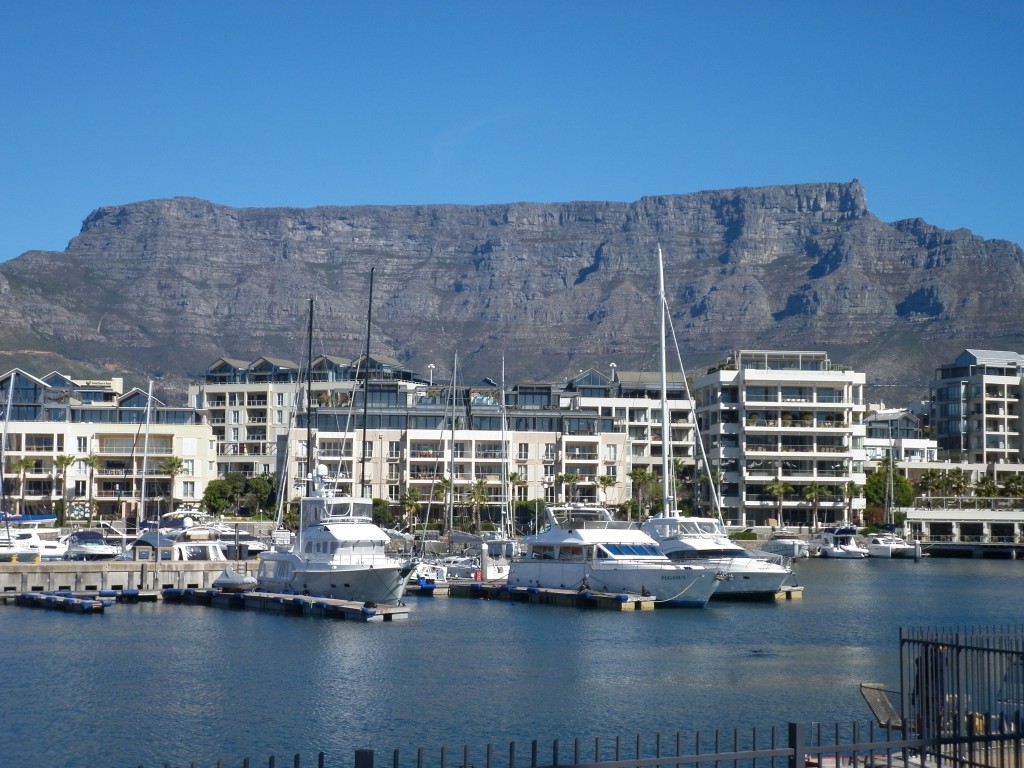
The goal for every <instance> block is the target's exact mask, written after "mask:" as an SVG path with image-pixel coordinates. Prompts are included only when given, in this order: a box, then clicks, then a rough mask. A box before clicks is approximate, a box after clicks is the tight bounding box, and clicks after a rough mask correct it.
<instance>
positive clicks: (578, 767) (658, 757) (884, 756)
mask: <svg viewBox="0 0 1024 768" xmlns="http://www.w3.org/2000/svg"><path fill="white" fill-rule="evenodd" d="M1022 758H1024V734H1022V733H1021V732H1019V731H1015V730H1010V729H1008V728H1005V727H1003V728H1001V730H999V731H980V730H979V731H975V730H974V723H973V722H971V721H968V725H967V727H966V729H965V730H964V732H962V733H947V734H944V735H942V736H939V737H935V738H922V737H920V736H918V735H915V734H914V733H912V732H911V731H910V729H909V728H908V727H907V725H906V724H905V725H904V727H902V728H899V729H894V728H888V727H883V726H879V725H877V724H875V723H870V722H852V723H836V724H827V725H826V724H821V723H812V724H809V725H808V724H804V723H789V724H788V725H787V726H780V727H773V728H765V729H756V728H755V729H751V730H744V731H741V730H738V729H736V730H731V731H721V730H720V731H713V732H711V733H693V734H685V733H683V732H679V733H676V734H673V735H671V736H670V737H664V736H663V735H661V734H658V735H656V736H654V737H649V738H646V739H645V738H642V737H640V736H636V737H635V738H631V739H623V738H614V739H601V738H596V739H593V740H582V739H575V740H573V741H570V742H566V743H563V742H561V741H559V740H555V741H553V742H552V743H551V744H550V746H549V747H542V745H541V744H540V743H539V742H537V741H533V742H530V744H529V746H528V748H527V749H525V750H520V749H519V745H518V744H517V743H515V742H512V743H510V744H509V745H508V746H507V748H504V749H502V748H495V747H494V746H493V745H490V744H488V745H486V746H484V747H482V748H478V749H475V750H473V749H470V747H468V746H465V747H462V748H460V749H454V750H449V749H448V748H446V747H442V748H440V749H439V750H437V751H431V750H427V749H424V748H420V749H417V750H416V751H415V752H414V753H412V754H409V753H405V754H403V753H400V752H399V750H394V751H386V752H381V753H379V754H378V753H377V752H376V751H374V750H357V751H356V752H355V756H354V760H353V761H349V760H347V759H344V758H342V757H340V756H338V757H332V758H331V760H330V761H328V759H327V756H326V754H325V753H323V752H321V753H319V754H318V755H315V756H313V757H312V758H310V759H309V760H308V761H306V760H305V759H304V758H303V756H302V755H294V756H293V757H292V758H290V759H285V760H278V759H277V758H276V757H269V758H266V759H264V760H261V761H251V760H250V759H249V758H246V759H245V760H243V761H242V762H241V763H238V762H233V763H229V762H224V761H217V762H215V763H203V764H200V763H195V762H193V763H191V764H190V768H200V766H201V765H202V766H210V765H214V766H216V768H236V767H237V766H239V765H241V766H242V768H258V767H259V766H263V765H266V766H268V768H279V767H280V768H286V767H287V766H293V767H294V768H302V766H304V765H305V766H314V765H315V766H317V768H328V766H330V768H335V767H340V766H346V767H347V768H681V767H682V766H693V767H695V768H861V767H863V768H880V767H881V766H886V767H892V768H915V766H916V767H919V768H945V767H946V766H948V767H949V768H1020V766H1022V765H1024V762H1021V761H1022ZM163 765H164V768H172V766H171V764H170V763H164V764H163ZM139 768H143V766H140V767H139Z"/></svg>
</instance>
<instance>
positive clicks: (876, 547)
mask: <svg viewBox="0 0 1024 768" xmlns="http://www.w3.org/2000/svg"><path fill="white" fill-rule="evenodd" d="M864 548H865V549H867V551H868V557H888V558H895V557H900V558H902V557H909V558H913V557H919V556H920V553H919V551H918V549H917V547H916V546H915V545H913V544H911V543H910V542H908V541H907V540H906V539H904V538H903V537H902V536H897V535H896V533H895V532H894V531H879V532H878V533H873V534H871V535H870V536H868V540H867V542H866V543H865V545H864Z"/></svg>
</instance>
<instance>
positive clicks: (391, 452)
mask: <svg viewBox="0 0 1024 768" xmlns="http://www.w3.org/2000/svg"><path fill="white" fill-rule="evenodd" d="M401 455H402V443H401V442H400V441H398V440H391V441H389V442H388V458H389V459H397V458H399V457H400V456H401Z"/></svg>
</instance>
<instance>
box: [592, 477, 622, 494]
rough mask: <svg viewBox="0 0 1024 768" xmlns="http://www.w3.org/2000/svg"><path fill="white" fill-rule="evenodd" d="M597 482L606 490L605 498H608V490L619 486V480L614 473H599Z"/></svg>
mask: <svg viewBox="0 0 1024 768" xmlns="http://www.w3.org/2000/svg"><path fill="white" fill-rule="evenodd" d="M597 484H598V485H599V486H601V490H602V491H603V492H604V496H605V499H606V500H607V498H608V490H609V489H610V488H614V487H615V486H617V485H618V484H619V480H618V478H617V477H615V476H614V475H598V476H597Z"/></svg>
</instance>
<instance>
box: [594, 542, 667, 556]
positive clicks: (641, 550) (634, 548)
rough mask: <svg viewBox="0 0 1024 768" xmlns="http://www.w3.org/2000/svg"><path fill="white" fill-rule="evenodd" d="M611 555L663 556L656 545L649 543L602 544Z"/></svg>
mask: <svg viewBox="0 0 1024 768" xmlns="http://www.w3.org/2000/svg"><path fill="white" fill-rule="evenodd" d="M601 548H602V549H604V550H607V552H608V554H610V555H611V556H612V557H664V555H663V554H662V553H661V550H659V549H658V548H657V547H655V546H653V545H651V544H602V545H601Z"/></svg>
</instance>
